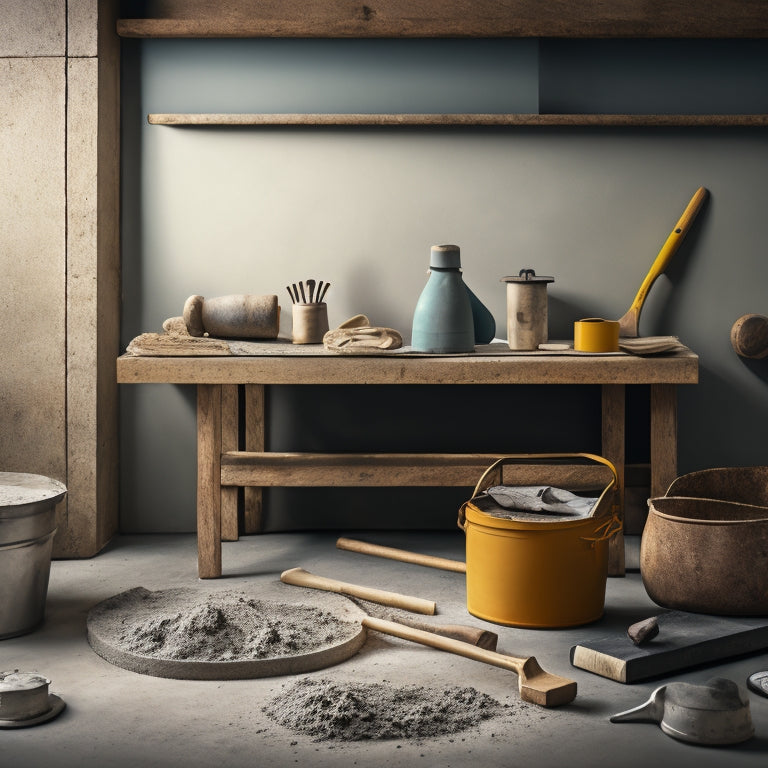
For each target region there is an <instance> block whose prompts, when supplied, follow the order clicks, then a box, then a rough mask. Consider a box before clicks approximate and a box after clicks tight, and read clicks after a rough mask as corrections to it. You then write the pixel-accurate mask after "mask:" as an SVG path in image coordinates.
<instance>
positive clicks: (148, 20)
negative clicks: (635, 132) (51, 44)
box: [117, 0, 768, 38]
mask: <svg viewBox="0 0 768 768" xmlns="http://www.w3.org/2000/svg"><path fill="white" fill-rule="evenodd" d="M143 6H144V9H143V14H144V17H143V18H134V19H129V18H125V19H120V20H119V21H118V22H117V32H118V34H119V35H121V36H122V37H168V38H171V37H188V38H204V37H215V38H227V37H244V38H247V37H250V38H267V37H294V38H298V37H313V38H345V37H346V38H366V37H367V38H373V37H380V38H383V37H391V38H395V37H399V38H404V37H411V38H416V37H422V38H425V37H516V38H521V37H563V38H578V37H583V38H598V37H614V38H615V37H643V38H654V37H657V38H685V37H688V38H693V37H698V38H750V37H752V38H754V37H766V36H768V15H766V13H765V7H764V6H765V4H764V2H763V0H676V2H668V1H667V0H646V1H645V2H638V0H611V2H610V3H606V2H605V0H579V2H570V3H566V2H554V3H545V2H542V0H504V2H499V0H472V2H471V3H468V2H466V0H420V2H418V3H414V2H413V0H366V2H365V3H361V2H360V1H359V0H311V2H307V0H228V2H226V3H221V2H220V0H147V2H146V3H144V4H143Z"/></svg>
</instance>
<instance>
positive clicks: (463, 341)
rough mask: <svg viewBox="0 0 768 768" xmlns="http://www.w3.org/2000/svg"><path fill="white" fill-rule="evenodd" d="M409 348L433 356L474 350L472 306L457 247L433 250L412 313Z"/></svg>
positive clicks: (450, 246)
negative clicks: (422, 288) (425, 281)
mask: <svg viewBox="0 0 768 768" xmlns="http://www.w3.org/2000/svg"><path fill="white" fill-rule="evenodd" d="M411 346H412V347H413V349H414V350H416V351H417V352H433V353H436V354H447V353H461V352H472V351H474V349H475V322H474V318H473V314H472V303H471V300H470V297H469V293H468V291H467V288H466V286H465V285H464V280H463V279H462V277H461V252H460V249H459V246H458V245H433V246H432V249H431V251H430V258H429V279H428V280H427V284H426V285H425V286H424V290H423V291H422V292H421V296H419V300H418V302H417V304H416V309H415V310H414V313H413V327H412V330H411Z"/></svg>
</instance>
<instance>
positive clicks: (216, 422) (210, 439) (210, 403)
mask: <svg viewBox="0 0 768 768" xmlns="http://www.w3.org/2000/svg"><path fill="white" fill-rule="evenodd" d="M221 390H222V387H221V386H219V385H218V384H203V385H201V386H199V387H198V388H197V572H198V576H199V577H200V578H201V579H216V578H218V577H219V576H221V487H220V484H219V477H220V475H221V469H220V467H221V463H220V457H221Z"/></svg>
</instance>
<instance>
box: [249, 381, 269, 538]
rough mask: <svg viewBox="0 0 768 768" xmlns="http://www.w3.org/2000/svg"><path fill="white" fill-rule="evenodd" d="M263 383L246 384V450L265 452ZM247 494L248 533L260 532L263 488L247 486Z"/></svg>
mask: <svg viewBox="0 0 768 768" xmlns="http://www.w3.org/2000/svg"><path fill="white" fill-rule="evenodd" d="M264 398H265V392H264V385H263V384H246V385H245V450H246V451H255V452H257V453H263V452H264V446H265V445H266V438H265V431H266V429H265V423H266V416H265V414H266V405H265V399H264ZM244 494H245V523H244V528H245V532H246V533H260V532H261V530H262V526H263V520H262V509H263V507H262V503H263V500H262V495H263V493H262V489H261V488H259V487H254V486H246V488H245V490H244Z"/></svg>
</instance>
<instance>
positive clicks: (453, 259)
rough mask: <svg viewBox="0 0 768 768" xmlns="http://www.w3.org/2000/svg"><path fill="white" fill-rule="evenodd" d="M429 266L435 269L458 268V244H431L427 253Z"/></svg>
mask: <svg viewBox="0 0 768 768" xmlns="http://www.w3.org/2000/svg"><path fill="white" fill-rule="evenodd" d="M429 266H430V267H435V268H436V269H459V268H460V267H461V249H460V248H459V246H458V245H433V246H432V249H431V251H430V254H429Z"/></svg>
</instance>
